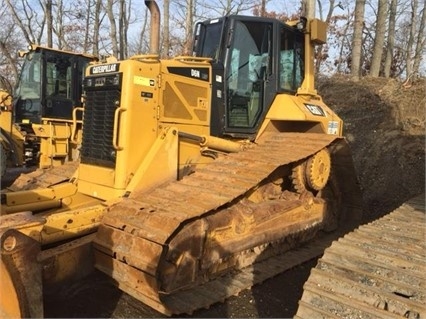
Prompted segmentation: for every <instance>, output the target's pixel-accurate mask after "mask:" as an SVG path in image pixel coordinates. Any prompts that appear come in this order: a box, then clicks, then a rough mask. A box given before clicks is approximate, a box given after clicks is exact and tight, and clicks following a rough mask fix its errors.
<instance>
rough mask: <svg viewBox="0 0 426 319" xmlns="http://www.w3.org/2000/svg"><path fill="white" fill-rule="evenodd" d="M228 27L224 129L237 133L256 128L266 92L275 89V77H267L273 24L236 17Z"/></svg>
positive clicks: (240, 133)
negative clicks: (229, 32) (228, 44)
mask: <svg viewBox="0 0 426 319" xmlns="http://www.w3.org/2000/svg"><path fill="white" fill-rule="evenodd" d="M231 30H233V33H232V36H231V44H230V46H229V48H228V50H227V59H226V61H225V63H226V64H225V98H226V121H225V122H226V123H225V131H226V133H228V134H230V135H236V136H238V135H245V134H252V133H255V132H256V131H257V128H258V126H259V124H260V122H261V118H262V115H264V113H265V92H268V91H270V90H271V89H274V83H272V82H275V81H270V77H271V74H272V52H273V49H272V31H273V24H272V23H270V22H266V21H254V20H250V19H247V20H239V19H235V20H232V22H231ZM269 86H270V87H269Z"/></svg>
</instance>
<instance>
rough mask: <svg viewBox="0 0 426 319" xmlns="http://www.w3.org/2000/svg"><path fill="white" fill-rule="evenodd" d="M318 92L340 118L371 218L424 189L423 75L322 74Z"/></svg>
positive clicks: (425, 95)
mask: <svg viewBox="0 0 426 319" xmlns="http://www.w3.org/2000/svg"><path fill="white" fill-rule="evenodd" d="M317 86H318V91H319V94H320V95H321V96H322V98H323V100H324V101H325V103H326V104H328V105H329V106H330V107H331V108H332V109H333V110H335V111H336V112H337V114H338V115H339V116H340V117H341V118H342V119H343V121H344V123H345V124H344V135H345V136H346V138H347V140H348V142H349V144H350V146H351V149H352V153H353V158H354V163H355V168H356V171H357V174H358V179H359V183H360V185H361V188H362V191H363V201H364V203H363V204H364V219H365V221H366V222H367V221H371V220H373V219H376V218H378V217H380V216H382V215H384V214H386V213H388V212H390V211H392V210H394V209H395V208H397V207H399V206H400V205H401V204H402V203H403V202H405V201H407V200H408V199H410V198H412V197H414V196H415V195H418V194H421V193H424V191H425V105H426V79H421V80H417V81H415V82H412V83H410V84H403V83H401V82H399V81H397V80H395V79H383V78H362V79H361V80H360V81H358V82H354V81H351V80H350V79H349V78H348V77H342V76H338V77H332V78H322V79H320V80H319V81H318V83H317Z"/></svg>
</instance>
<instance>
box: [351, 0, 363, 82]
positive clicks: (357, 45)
mask: <svg viewBox="0 0 426 319" xmlns="http://www.w3.org/2000/svg"><path fill="white" fill-rule="evenodd" d="M364 11H365V0H356V2H355V21H354V35H353V38H352V63H351V76H352V78H353V80H355V81H357V80H359V77H360V73H361V52H362V30H363V28H364Z"/></svg>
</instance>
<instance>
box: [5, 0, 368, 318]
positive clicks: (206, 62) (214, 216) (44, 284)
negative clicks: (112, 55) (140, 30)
mask: <svg viewBox="0 0 426 319" xmlns="http://www.w3.org/2000/svg"><path fill="white" fill-rule="evenodd" d="M145 3H146V5H147V6H148V7H149V9H150V11H151V52H150V53H149V54H147V55H137V56H134V57H131V58H129V59H127V60H123V61H117V62H115V63H104V64H96V65H91V66H89V67H88V68H87V70H86V76H85V78H84V91H85V94H86V100H85V111H84V117H83V136H82V148H81V159H80V162H79V165H78V169H77V172H76V173H75V175H74V176H73V177H72V178H70V179H69V180H68V181H66V182H62V183H54V184H52V185H49V186H47V187H45V188H37V189H33V190H26V191H16V192H12V191H5V192H2V193H1V214H2V215H1V224H0V225H1V226H0V239H1V269H0V272H1V273H2V284H1V296H2V297H1V298H0V314H1V317H3V318H4V317H42V316H43V295H44V294H45V293H46V292H48V291H53V290H54V289H58V287H60V286H61V285H62V286H63V285H65V284H69V282H71V281H73V280H76V278H79V277H82V276H84V275H85V274H87V273H89V272H91V271H93V270H94V269H97V270H100V271H102V272H104V273H106V274H108V275H109V276H111V277H112V278H113V281H114V282H115V283H116V284H117V286H118V287H119V288H120V289H122V290H123V291H125V292H127V293H129V294H130V295H132V296H134V297H135V298H137V299H138V300H140V301H142V302H144V303H146V304H147V305H149V306H151V307H152V308H154V309H156V310H157V311H160V312H162V313H164V314H167V315H172V314H179V313H192V312H193V311H194V310H195V309H197V308H199V307H205V306H206V305H209V304H213V303H215V302H217V301H220V300H223V299H225V298H226V297H227V296H228V293H229V292H226V291H227V289H221V290H220V291H221V294H220V295H214V292H215V291H219V290H218V289H217V287H218V286H215V285H222V286H223V285H224V283H225V282H226V280H225V279H226V278H229V276H231V275H233V274H237V273H238V272H241V271H244V270H245V269H250V267H253V265H256V264H257V263H268V261H269V260H271V258H274V256H279V255H281V254H283V253H284V252H286V251H288V250H291V249H293V248H295V247H298V246H299V245H301V244H302V243H305V242H309V241H310V240H313V239H315V238H316V236H318V235H319V234H320V233H322V232H325V231H327V232H332V231H336V230H338V229H340V227H343V226H345V225H347V224H348V223H349V221H356V220H357V219H358V218H359V214H360V211H361V210H360V206H359V205H360V191H359V189H358V185H357V179H356V175H355V172H354V168H353V164H352V159H351V154H350V150H349V148H348V145H347V143H346V141H345V139H344V138H343V136H342V130H343V122H342V120H341V119H340V118H339V117H338V116H337V115H336V114H335V113H334V112H333V111H332V110H331V109H330V108H329V107H328V106H327V105H326V104H325V103H324V102H323V100H322V99H321V97H320V96H319V95H318V94H317V91H316V90H315V87H314V74H313V72H314V65H313V63H314V46H315V45H316V44H322V43H324V42H325V40H326V26H325V24H324V23H323V22H321V21H319V20H317V19H314V20H307V19H303V18H302V19H300V21H297V22H292V23H283V22H281V21H278V20H275V19H271V18H261V17H248V16H237V15H230V16H225V17H221V18H218V19H211V20H207V21H204V22H199V23H198V24H197V25H196V28H195V34H194V46H193V55H191V56H178V57H175V58H173V59H167V60H162V59H160V58H159V55H158V44H159V29H160V20H159V16H160V15H159V10H158V6H157V4H156V3H155V2H154V1H145ZM277 267H279V265H277ZM271 274H272V272H271ZM245 278H246V279H245V281H244V283H243V282H242V281H240V282H239V289H244V288H245V287H250V286H251V285H252V284H254V283H255V282H254V281H253V280H248V279H247V278H249V277H248V276H246V277H245ZM203 289H204V290H203ZM6 292H7V293H6ZM194 292H195V293H194ZM191 293H192V294H191ZM191 296H192V297H191ZM195 296H198V299H197V298H195ZM208 296H210V299H209V298H207V297H208ZM200 297H204V298H201V299H202V300H201V299H200Z"/></svg>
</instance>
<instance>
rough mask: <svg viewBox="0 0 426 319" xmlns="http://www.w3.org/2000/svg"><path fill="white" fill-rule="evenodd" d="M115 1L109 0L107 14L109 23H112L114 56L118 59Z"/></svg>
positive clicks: (111, 32)
mask: <svg viewBox="0 0 426 319" xmlns="http://www.w3.org/2000/svg"><path fill="white" fill-rule="evenodd" d="M113 5H114V1H113V0H108V1H107V3H106V8H105V9H106V12H107V15H108V19H109V23H110V32H109V34H110V37H111V43H112V54H113V56H115V57H118V53H119V51H118V40H117V25H116V23H115V18H114V9H113Z"/></svg>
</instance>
